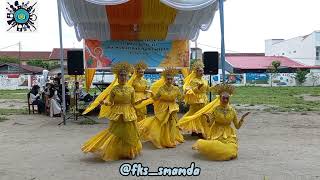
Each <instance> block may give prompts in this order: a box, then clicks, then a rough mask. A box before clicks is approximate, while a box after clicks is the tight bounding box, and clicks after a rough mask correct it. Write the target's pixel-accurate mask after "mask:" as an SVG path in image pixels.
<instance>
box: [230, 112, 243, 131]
mask: <svg viewBox="0 0 320 180" xmlns="http://www.w3.org/2000/svg"><path fill="white" fill-rule="evenodd" d="M232 114H233V119H232V121H233V124H234V127H235V128H237V129H240V128H241V126H242V123H243V121H239V120H238V116H237V112H236V110H235V109H234V108H232Z"/></svg>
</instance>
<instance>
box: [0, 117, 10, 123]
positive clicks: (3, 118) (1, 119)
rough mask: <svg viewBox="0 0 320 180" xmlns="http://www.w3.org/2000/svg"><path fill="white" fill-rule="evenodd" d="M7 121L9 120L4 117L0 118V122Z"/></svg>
mask: <svg viewBox="0 0 320 180" xmlns="http://www.w3.org/2000/svg"><path fill="white" fill-rule="evenodd" d="M7 120H9V118H7V117H5V116H0V122H3V121H7Z"/></svg>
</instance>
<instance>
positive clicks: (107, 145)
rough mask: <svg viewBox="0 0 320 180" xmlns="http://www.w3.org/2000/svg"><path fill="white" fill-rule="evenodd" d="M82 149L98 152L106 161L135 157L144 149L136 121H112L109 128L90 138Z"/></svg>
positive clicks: (86, 151)
mask: <svg viewBox="0 0 320 180" xmlns="http://www.w3.org/2000/svg"><path fill="white" fill-rule="evenodd" d="M81 149H82V151H83V152H84V153H88V152H91V153H95V154H98V155H99V156H100V157H101V159H103V160H105V161H113V160H119V159H133V158H135V157H136V156H137V155H139V154H140V152H141V149H142V144H141V142H140V140H139V135H138V130H137V126H136V122H135V121H129V122H124V121H122V120H121V121H110V127H109V128H107V129H104V130H103V131H101V132H99V133H98V134H97V135H95V136H93V137H92V138H90V139H89V140H88V141H87V142H86V143H85V144H84V145H83V146H82V148H81Z"/></svg>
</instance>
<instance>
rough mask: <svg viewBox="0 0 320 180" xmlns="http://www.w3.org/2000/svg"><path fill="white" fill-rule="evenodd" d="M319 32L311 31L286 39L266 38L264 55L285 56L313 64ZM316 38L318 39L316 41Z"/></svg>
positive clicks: (316, 62)
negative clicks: (306, 34)
mask: <svg viewBox="0 0 320 180" xmlns="http://www.w3.org/2000/svg"><path fill="white" fill-rule="evenodd" d="M318 36H320V32H316V31H315V32H313V33H312V34H310V35H308V36H305V37H302V36H300V37H295V38H292V39H288V40H282V41H281V40H266V41H265V55H266V56H285V57H288V58H290V59H292V60H294V61H297V62H299V63H302V64H305V65H308V66H314V65H318V64H319V65H320V62H318V61H316V46H317V44H318V45H319V46H320V37H318ZM316 40H318V41H317V42H316Z"/></svg>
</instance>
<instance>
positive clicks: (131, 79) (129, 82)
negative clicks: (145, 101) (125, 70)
mask: <svg viewBox="0 0 320 180" xmlns="http://www.w3.org/2000/svg"><path fill="white" fill-rule="evenodd" d="M136 78H137V73H136V71H134V73H133V75H132V76H131V78H130V79H129V81H128V82H127V84H128V85H129V86H132V85H133V82H134V80H135V79H136Z"/></svg>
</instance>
